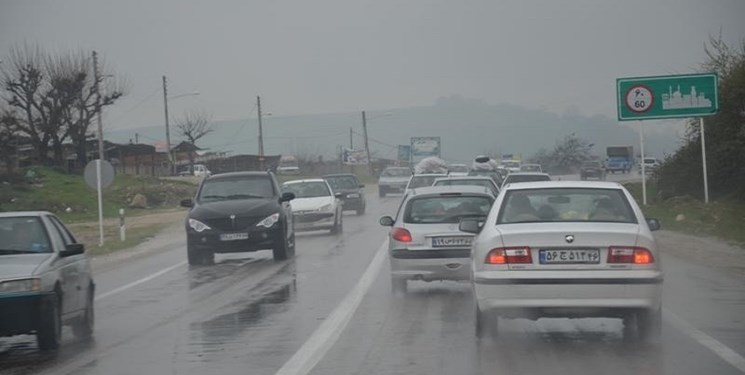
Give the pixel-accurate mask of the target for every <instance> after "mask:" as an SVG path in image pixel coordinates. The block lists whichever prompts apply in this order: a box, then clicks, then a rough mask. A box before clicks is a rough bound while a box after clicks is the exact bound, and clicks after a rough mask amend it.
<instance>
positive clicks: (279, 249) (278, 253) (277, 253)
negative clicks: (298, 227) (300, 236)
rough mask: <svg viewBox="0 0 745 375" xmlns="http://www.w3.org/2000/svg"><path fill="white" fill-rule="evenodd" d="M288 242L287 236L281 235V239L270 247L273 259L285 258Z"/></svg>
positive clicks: (288, 251) (287, 251)
mask: <svg viewBox="0 0 745 375" xmlns="http://www.w3.org/2000/svg"><path fill="white" fill-rule="evenodd" d="M290 251H291V250H290V244H289V240H288V239H287V236H286V235H284V236H282V240H281V241H280V242H279V243H278V244H274V248H272V257H273V258H274V260H275V261H282V260H286V259H287V257H288V255H289V253H290Z"/></svg>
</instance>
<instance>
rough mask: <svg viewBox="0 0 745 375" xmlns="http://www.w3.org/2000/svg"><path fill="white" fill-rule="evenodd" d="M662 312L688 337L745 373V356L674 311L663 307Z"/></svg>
mask: <svg viewBox="0 0 745 375" xmlns="http://www.w3.org/2000/svg"><path fill="white" fill-rule="evenodd" d="M662 312H663V313H664V314H665V316H666V318H667V319H668V321H670V323H671V324H673V325H674V326H675V327H676V328H678V329H679V330H681V331H683V333H685V334H686V335H687V336H688V337H690V338H692V339H694V340H696V342H698V343H699V344H701V345H703V346H704V347H706V348H707V349H709V350H711V351H712V352H713V353H714V354H716V355H717V356H719V358H721V359H723V360H724V361H725V362H727V363H729V364H730V365H732V366H733V367H734V368H736V369H738V370H740V371H741V372H743V373H745V358H743V357H742V356H741V355H740V354H738V353H737V352H735V351H734V350H732V349H730V348H729V347H728V346H726V345H724V344H722V343H721V342H720V341H718V340H717V339H715V338H713V337H711V336H709V335H707V334H706V333H704V332H703V331H701V330H700V329H698V328H696V327H694V326H693V325H692V324H690V323H688V322H686V321H685V320H683V318H681V317H679V316H678V315H676V314H675V313H673V312H672V311H670V310H668V309H666V308H663V309H662Z"/></svg>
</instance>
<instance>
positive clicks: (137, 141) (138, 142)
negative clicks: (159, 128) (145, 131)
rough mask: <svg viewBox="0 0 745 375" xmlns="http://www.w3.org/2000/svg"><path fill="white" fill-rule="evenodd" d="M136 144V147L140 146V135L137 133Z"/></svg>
mask: <svg viewBox="0 0 745 375" xmlns="http://www.w3.org/2000/svg"><path fill="white" fill-rule="evenodd" d="M135 144H136V145H139V144H140V133H135Z"/></svg>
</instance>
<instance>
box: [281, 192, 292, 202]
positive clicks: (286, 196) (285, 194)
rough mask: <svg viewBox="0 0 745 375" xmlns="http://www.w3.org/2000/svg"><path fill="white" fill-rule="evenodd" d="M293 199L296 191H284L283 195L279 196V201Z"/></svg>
mask: <svg viewBox="0 0 745 375" xmlns="http://www.w3.org/2000/svg"><path fill="white" fill-rule="evenodd" d="M293 199H295V193H290V192H287V193H282V196H281V197H279V203H284V202H289V201H291V200H293Z"/></svg>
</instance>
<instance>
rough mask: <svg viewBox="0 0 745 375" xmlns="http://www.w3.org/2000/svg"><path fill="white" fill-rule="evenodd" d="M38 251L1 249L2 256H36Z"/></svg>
mask: <svg viewBox="0 0 745 375" xmlns="http://www.w3.org/2000/svg"><path fill="white" fill-rule="evenodd" d="M36 253H38V251H32V250H15V249H0V255H9V254H36Z"/></svg>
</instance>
